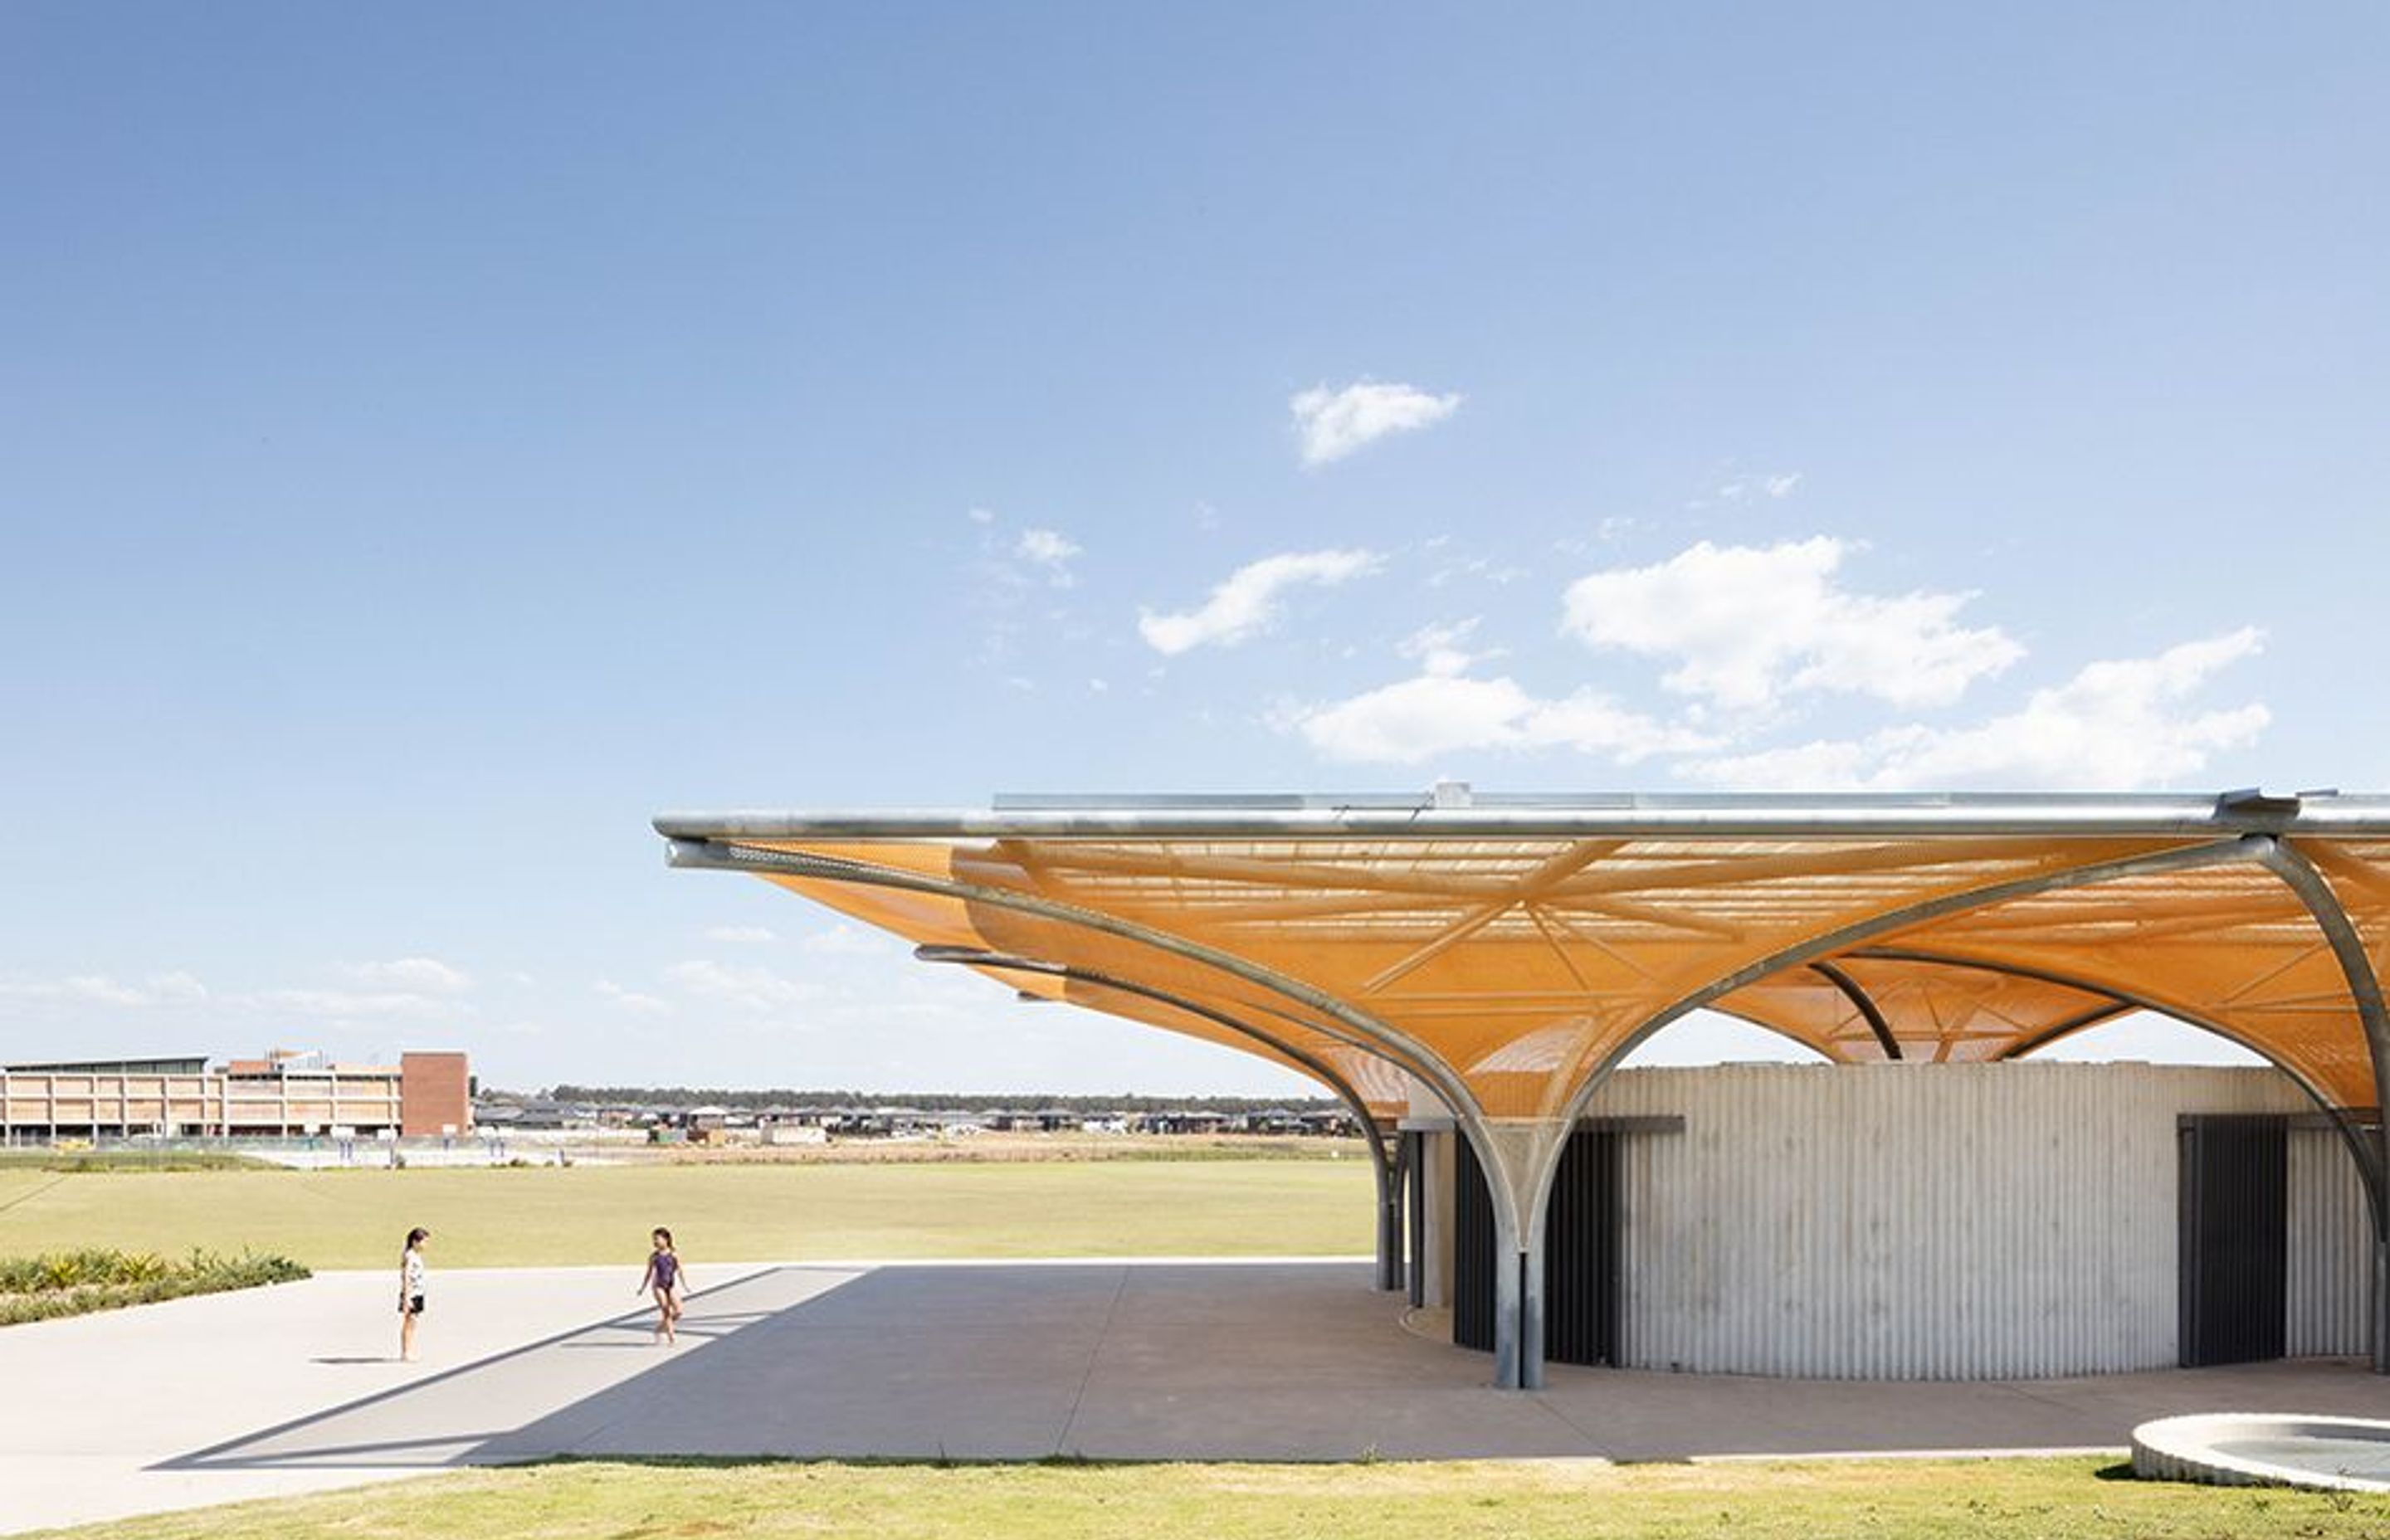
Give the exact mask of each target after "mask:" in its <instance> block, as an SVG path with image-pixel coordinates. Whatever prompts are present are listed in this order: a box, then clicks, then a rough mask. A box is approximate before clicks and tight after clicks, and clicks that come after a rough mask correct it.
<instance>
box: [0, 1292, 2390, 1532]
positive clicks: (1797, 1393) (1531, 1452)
mask: <svg viewBox="0 0 2390 1540" xmlns="http://www.w3.org/2000/svg"><path fill="white" fill-rule="evenodd" d="M636 1277H637V1274H636V1269H633V1268H606V1269H593V1268H542V1269H520V1270H518V1269H508V1270H485V1271H474V1272H466V1271H457V1272H448V1273H441V1274H438V1275H436V1277H435V1279H434V1282H435V1289H436V1292H434V1294H433V1295H432V1298H431V1308H430V1314H429V1315H428V1316H427V1319H426V1320H425V1323H424V1326H423V1328H422V1331H423V1338H422V1346H423V1358H422V1361H421V1362H419V1363H416V1364H399V1363H396V1362H393V1361H392V1358H393V1355H394V1353H395V1347H396V1343H395V1337H396V1330H395V1323H396V1315H395V1289H394V1287H393V1280H392V1277H390V1276H389V1275H386V1274H383V1273H371V1274H364V1273H336V1274H326V1275H323V1276H320V1277H316V1278H315V1279H312V1280H310V1281H308V1282H305V1283H299V1284H288V1285H283V1286H281V1287H278V1288H275V1289H270V1290H250V1291H247V1292H243V1293H238V1294H227V1295H217V1296H212V1297H210V1298H204V1299H195V1300H182V1301H176V1302H173V1303H168V1304H161V1305H151V1306H147V1307H144V1308H141V1309H137V1310H129V1311H122V1312H117V1313H114V1314H109V1315H92V1316H84V1317H81V1318H79V1319H74V1320H67V1321H54V1322H45V1323H41V1324H38V1325H33V1326H24V1327H11V1328H6V1330H0V1386H6V1387H7V1388H8V1392H9V1393H8V1394H6V1395H5V1396H0V1494H5V1503H0V1533H13V1532H16V1531H20V1530H25V1529H33V1528H41V1527H45V1526H48V1525H54V1524H66V1523H75V1522H82V1521H93V1520H99V1519H107V1518H112V1517H120V1516H123V1515H127V1514H133V1513H140V1512H150V1511H158V1510H162V1509H167V1508H183V1507H189V1506H194V1505H198V1504H203V1503H213V1502H225V1501H231V1500H234V1499H237V1498H242V1497H251V1496H261V1495H277V1494H284V1493H291V1492H301V1491H309V1490H315V1489H317V1488H321V1487H326V1486H334V1485H345V1484H351V1483H354V1482H364V1481H373V1480H379V1479H383V1478H387V1477H392V1476H398V1475H405V1474H411V1473H418V1472H421V1471H424V1470H427V1469H443V1468H449V1467H454V1466H459V1465H472V1464H491V1463H502V1462H506V1461H512V1460H521V1459H529V1458H535V1457H542V1456H550V1455H560V1454H574V1455H591V1456H603V1455H664V1454H703V1455H790V1456H829V1457H837V1456H859V1455H877V1456H893V1457H931V1458H933V1457H939V1456H947V1457H955V1458H974V1459H978V1458H996V1459H1024V1458H1036V1457H1043V1456H1052V1455H1065V1456H1085V1457H1089V1458H1098V1459H1103V1458H1120V1459H1255V1460H1308V1459H1346V1458H1352V1457H1358V1456H1362V1455H1366V1454H1371V1453H1374V1454H1376V1455H1378V1456H1380V1457H1387V1458H1410V1457H1445V1458H1455V1457H1543V1456H1565V1457H1601V1458H1610V1459H1674V1458H1700V1457H1735V1456H1767V1455H1816V1454H1857V1453H1934V1452H1976V1451H1986V1450H2047V1449H2073V1448H2091V1449H2122V1448H2123V1447H2125V1445H2126V1444H2127V1441H2128V1438H2129V1435H2130V1432H2131V1430H2132V1428H2133V1426H2134V1424H2136V1423H2138V1422H2140V1421H2142V1420H2144V1419H2146V1418H2153V1417H2161V1416H2167V1415H2172V1414H2176V1413H2182V1412H2192V1411H2220V1410H2234V1411H2311V1412H2329V1413H2345V1414H2354V1415H2360V1416H2366V1415H2371V1416H2380V1415H2383V1413H2384V1408H2385V1407H2390V1381H2385V1380H2383V1379H2381V1378H2379V1377H2377V1376H2374V1375H2372V1374H2371V1373H2369V1372H2367V1371H2366V1370H2365V1369H2364V1368H2363V1367H2361V1366H2358V1365H2356V1364H2353V1363H2348V1362H2342V1361H2307V1362H2303V1363H2292V1364H2268V1365H2255V1366H2245V1367H2234V1368H2225V1369H2203V1370H2174V1371H2165V1372H2159V1373H2150V1374H2133V1375H2114V1376H2104V1377H2101V1378H2096V1379H2083V1380H2044V1381H2007V1382H1993V1383H1977V1384H1886V1383H1874V1382H1855V1381H1818V1380H1750V1379H1738V1378H1731V1377H1723V1376H1700V1375H1667V1374H1648V1373H1640V1372H1625V1371H1617V1370H1607V1369H1589V1368H1575V1367H1568V1366H1554V1367H1553V1368H1552V1370H1551V1376H1550V1385H1549V1387H1548V1389H1546V1390H1544V1391H1542V1392H1533V1393H1527V1394H1521V1393H1517V1392H1497V1391H1495V1390H1492V1389H1490V1388H1488V1386H1487V1385H1486V1384H1485V1380H1487V1378H1488V1375H1489V1373H1490V1363H1489V1360H1488V1359H1487V1358H1486V1356H1485V1355H1484V1354H1474V1353H1469V1352H1465V1351H1462V1350H1459V1349H1456V1348H1453V1347H1450V1346H1448V1345H1446V1344H1444V1343H1441V1342H1436V1341H1429V1340H1427V1339H1426V1338H1423V1337H1420V1336H1417V1335H1414V1334H1413V1333H1411V1332H1409V1331H1407V1330H1405V1329H1404V1328H1403V1327H1402V1324H1401V1315H1402V1305H1401V1303H1400V1300H1399V1298H1398V1297H1397V1296H1393V1295H1387V1294H1381V1293H1376V1292H1373V1291H1371V1290H1369V1288H1368V1277H1369V1268H1368V1265H1367V1264H1362V1263H1356V1262H1346V1261H1335V1262H1269V1263H1218V1262H1169V1261H1152V1262H1101V1263H1096V1262H1085V1261H1073V1262H1067V1263H1019V1262H1011V1263H983V1264H920V1263H906V1264H803V1265H785V1266H763V1265H753V1266H739V1267H728V1266H725V1267H713V1268H706V1269H703V1270H702V1271H701V1273H700V1276H699V1277H698V1281H699V1283H700V1285H703V1286H704V1287H702V1288H701V1290H700V1292H699V1293H698V1294H697V1295H695V1296H694V1297H693V1298H692V1299H691V1301H690V1302H689V1309H688V1315H687V1319H686V1320H685V1321H684V1322H683V1324H682V1333H681V1335H682V1341H681V1344H680V1346H678V1347H677V1348H660V1347H656V1346H653V1345H651V1344H650V1341H649V1329H648V1324H649V1320H650V1319H651V1315H650V1314H649V1313H643V1312H641V1311H639V1310H638V1309H637V1308H636V1303H637V1302H636V1300H635V1298H634V1297H633V1295H632V1293H631V1284H632V1283H633V1282H635V1281H636Z"/></svg>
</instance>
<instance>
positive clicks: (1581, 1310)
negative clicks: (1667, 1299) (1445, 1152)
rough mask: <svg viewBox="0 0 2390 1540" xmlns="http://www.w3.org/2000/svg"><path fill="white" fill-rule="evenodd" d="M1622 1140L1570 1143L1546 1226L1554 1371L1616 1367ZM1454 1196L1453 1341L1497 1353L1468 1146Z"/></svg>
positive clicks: (1479, 1189) (1547, 1348) (1484, 1212)
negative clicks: (1558, 1367)
mask: <svg viewBox="0 0 2390 1540" xmlns="http://www.w3.org/2000/svg"><path fill="white" fill-rule="evenodd" d="M1618 1141H1619V1136H1618V1135H1616V1134H1613V1133H1602V1132H1600V1131H1597V1130H1593V1129H1580V1130H1578V1131H1577V1132H1576V1133H1575V1134H1574V1135H1572V1136H1570V1137H1569V1142H1568V1149H1566V1150H1565V1151H1564V1152H1562V1154H1561V1169H1560V1172H1559V1174H1558V1175H1557V1176H1556V1177H1555V1178H1554V1180H1553V1183H1552V1200H1551V1208H1550V1210H1549V1212H1548V1214H1547V1216H1546V1219H1545V1224H1544V1356H1545V1357H1546V1358H1548V1359H1549V1360H1551V1361H1552V1362H1553V1363H1556V1364H1613V1363H1616V1362H1617V1361H1618V1355H1619V1352H1620V1343H1619V1341H1618V1320H1619V1302H1620V1300H1621V1298H1622V1296H1623V1292H1624V1284H1623V1277H1622V1274H1621V1271H1620V1250H1621V1247H1620V1242H1621V1237H1622V1235H1623V1233H1624V1228H1625V1226H1624V1225H1623V1223H1622V1219H1623V1214H1624V1210H1623V1208H1622V1206H1621V1204H1620V1201H1619V1153H1618V1149H1619V1145H1618ZM1457 1143H1458V1149H1459V1155H1460V1158H1459V1161H1458V1172H1457V1181H1456V1190H1455V1192H1454V1194H1453V1214H1454V1229H1455V1231H1456V1232H1457V1233H1456V1234H1455V1235H1454V1237H1453V1239H1454V1246H1453V1266H1452V1273H1453V1277H1452V1340H1453V1341H1454V1342H1456V1343H1457V1344H1458V1345H1459V1346H1461V1347H1471V1348H1476V1349H1479V1350H1480V1351H1484V1352H1490V1351H1492V1349H1493V1346H1494V1208H1493V1204H1492V1201H1491V1200H1489V1199H1488V1198H1487V1196H1486V1191H1485V1174H1484V1169H1483V1168H1482V1167H1480V1166H1479V1165H1478V1163H1477V1152H1476V1151H1475V1150H1473V1149H1471V1148H1470V1147H1469V1142H1468V1141H1467V1140H1466V1139H1462V1140H1458V1141H1457Z"/></svg>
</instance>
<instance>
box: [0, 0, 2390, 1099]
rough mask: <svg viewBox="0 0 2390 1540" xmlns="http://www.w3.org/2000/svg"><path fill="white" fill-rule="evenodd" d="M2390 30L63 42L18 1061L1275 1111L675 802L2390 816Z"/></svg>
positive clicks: (2, 662)
mask: <svg viewBox="0 0 2390 1540" xmlns="http://www.w3.org/2000/svg"><path fill="white" fill-rule="evenodd" d="M2385 45H2390V12H2385V11H2384V9H2382V8H2381V7H2379V6H2364V5H2348V6H2325V5H2314V6H2296V7H2288V8H2281V7H2278V8H2275V9H2272V10H2269V11H2267V12H2264V13H2262V14H2261V13H2258V12H2254V11H2250V10H2248V9H2247V8H2245V7H2224V6H2110V7H2101V8H2099V9H2097V10H2096V11H2094V12H2090V13H2086V12H2085V11H2084V10H2083V8H2082V7H2077V6H2046V7H2031V6H2015V7H2000V8H1998V9H1997V10H1985V9H1981V8H1979V9H1977V10H1972V11H1961V10H1959V9H1958V8H1955V7H1944V8H1933V9H1932V10H1931V11H1929V9H1928V8H1925V7H1913V6H1819V7H1814V8H1807V9H1796V8H1795V7H1775V6H1744V7H1724V6H1675V7H1665V8H1660V7H1653V8H1651V12H1650V13H1649V14H1642V15H1636V14H1632V13H1628V12H1625V11H1603V10H1599V9H1597V8H1596V7H1592V6H1505V7H1499V8H1496V9H1492V10H1484V9H1470V8H1464V7H1446V6H1384V5H1371V6H1236V5H1226V6H1224V5H1212V6H1189V7H1181V8H1178V9H1176V10H1173V11H1165V10H1163V8H1161V7H1151V6H1147V7H1130V8H1123V7H1119V6H1094V5H1088V6H996V5H985V6H979V5H974V6H925V5H924V6H907V5H893V6H849V7H829V6H819V7H811V8H801V7H793V6H752V7H742V6H713V7H708V8H706V9H704V10H702V11H697V12H690V11H667V10H663V9H658V8H654V7H629V6H571V7H563V6H556V7H533V6H516V7H505V8H502V9H500V10H497V11H492V10H490V9H488V8H486V7H468V6H444V7H443V6H413V7H407V8H405V9H400V10H389V11H381V12H359V11H354V10H347V9H336V8H331V7H322V6H297V5H293V6H263V5H228V6H209V7H188V6H185V7H169V6H140V7H136V6H81V5H52V4H18V5H13V6H8V7H6V8H5V9H0V71H5V74H0V83H5V89H0V198H5V204H4V205H0V206H5V207H6V208H7V209H8V210H9V212H10V217H9V218H8V219H7V220H6V223H5V225H0V294H5V296H6V300H5V307H6V308H5V315H6V328H5V338H6V340H5V345H0V792H5V794H6V798H7V802H8V805H9V807H10V809H11V812H12V815H13V816H12V828H11V830H10V833H9V836H8V838H7V841H6V845H5V847H0V848H5V850H6V857H5V873H6V880H5V882H0V1055H8V1056H14V1057H20V1058H22V1057H36V1056H47V1055H62V1054H67V1053H94V1054H96V1053H112V1052H135V1051H151V1050H164V1049H171V1048H189V1049H199V1050H209V1051H215V1052H231V1051H252V1050H254V1049H256V1048H259V1047H263V1046H266V1045H268V1044H269V1043H280V1044H296V1045H307V1046H313V1045H322V1046H327V1047H329V1048H331V1049H333V1050H334V1051H336V1052H338V1053H341V1054H343V1055H347V1056H374V1055H379V1054H382V1053H387V1052H394V1051H396V1050H397V1049H399V1048H401V1047H404V1046H452V1045H453V1046H464V1047H467V1048H469V1049H470V1050H471V1051H472V1052H473V1053H474V1054H475V1056H476V1058H477V1060H478V1062H479V1064H480V1067H481V1068H482V1072H483V1073H484V1075H485V1078H487V1079H490V1080H493V1081H495V1082H497V1083H500V1084H542V1083H546V1082H549V1081H554V1080H562V1079H574V1080H584V1081H586V1080H612V1081H645V1082H655V1081H679V1082H714V1083H763V1084H815V1085H832V1084H841V1085H851V1086H855V1087H859V1088H890V1089H893V1088H899V1087H906V1086H911V1087H921V1086H929V1085H939V1084H944V1085H957V1086H966V1087H970V1088H988V1089H1010V1088H1016V1087H1017V1088H1022V1089H1027V1088H1044V1089H1054V1090H1083V1089H1084V1090H1091V1091H1102V1090H1112V1089H1127V1088H1136V1089H1158V1090H1168V1089H1180V1090H1188V1091H1200V1090H1207V1089H1249V1088H1260V1087H1266V1086H1273V1085H1277V1084H1283V1082H1280V1081H1279V1080H1278V1079H1277V1078H1276V1075H1275V1072H1269V1071H1266V1070H1265V1069H1261V1068H1259V1067H1255V1066H1251V1065H1248V1064H1246V1063H1245V1062H1243V1061H1242V1060H1240V1059H1237V1058H1235V1057H1232V1056H1227V1055H1224V1054H1222V1053H1219V1052H1218V1051H1216V1050H1209V1049H1201V1048H1198V1047H1194V1046H1186V1045H1180V1044H1176V1043H1173V1042H1170V1041H1168V1040H1166V1039H1163V1038H1161V1037H1160V1036H1159V1035H1158V1034H1150V1033H1142V1032H1139V1031H1137V1030H1134V1029H1130V1028H1126V1027H1122V1026H1117V1025H1113V1024H1111V1023H1107V1022H1103V1021H1100V1020H1084V1021H1083V1020H1075V1019H1073V1018H1071V1017H1070V1016H1069V1015H1068V1013H1064V1012H1037V1013H1034V1014H1035V1020H1034V1021H1030V1020H1026V1019H1025V1018H1026V1016H1027V1014H1028V1013H1024V1012H1022V1011H1019V1010H1017V1009H1014V1008H1012V1007H1010V1006H1009V1003H1008V1002H1007V1001H1006V1000H1005V999H1003V998H1002V997H1001V995H1000V994H998V993H997V992H994V991H988V990H984V989H983V987H981V986H978V985H976V984H975V983H974V982H973V981H971V980H969V979H967V978H957V977H947V976H945V975H943V974H939V973H937V972H936V971H935V970H931V969H917V968H914V967H912V966H910V965H909V964H906V963H905V962H904V960H903V949H902V948H901V947H899V946H896V945H894V944H893V943H884V942H880V941H879V940H876V939H874V938H871V937H867V936H863V935H860V934H858V933H855V932H853V931H851V930H842V929H840V928H839V927H837V926H835V925H833V924H831V923H830V922H829V921H828V920H827V919H826V918H822V917H820V916H817V915H816V914H814V913H811V912H809V911H807V910H805V909H803V907H802V906H800V905H796V904H794V903H792V902H790V901H788V900H786V899H785V898H781V897H779V896H778V895H775V894H773V893H772V892H769V891H767V890H766V889H765V888H763V887H762V886H761V885H760V884H752V883H744V882H738V881H733V880H730V879H723V878H717V877H707V876H703V875H699V874H686V873H684V874H672V873H668V872H666V871H665V870H663V868H662V862H661V854H660V850H659V847H658V845H657V842H656V841H654V839H653V837H652V836H651V835H650V834H649V832H648V830H647V828H646V820H647V818H648V816H649V815H651V814H652V813H654V812H656V811H659V810H661V809H663V808H666V807H706V806H727V805H739V806H752V805H763V806H789V805H828V804H849V803H906V804H976V803H980V802H983V801H984V800H985V798H986V797H987V796H988V795H989V794H991V793H992V792H996V791H1002V790H1033V789H1036V790H1090V791H1104V790H1136V789H1203V790H1211V789H1256V790H1258V789H1414V788H1419V787H1422V786H1424V785H1426V784H1427V783H1429V782H1430V781H1432V780H1433V779H1436V778H1438V777H1446V776H1449V777H1457V778H1461V779H1467V780H1471V781H1473V782H1475V783H1477V784H1479V785H1481V786H1484V787H1488V788H1499V789H1525V790H1532V789H1613V788H1615V789H1652V790H1664V789H1703V788H1712V787H1720V786H1753V787H1763V788H1773V789H1800V788H1815V787H1850V786H1876V787H1886V788H1893V787H1925V788H1941V787H1997V788H2018V789H2023V788H2041V787H2068V788H2087V789H2088V788H2111V787H2116V788H2136V789H2139V788H2164V787H2175V788H2186V787H2187V788H2201V789H2209V788H2220V787H2225V786H2237V785H2247V784H2264V785H2266V786H2268V787H2273V788H2278V789H2294V788H2301V787H2309V786H2317V785H2336V786H2340V787H2343V788H2345V789H2385V788H2390V774H2385V771H2390V712H2384V711H2383V710H2382V709H2381V707H2380V705H2379V703H2378V701H2376V700H2375V699H2373V695H2372V690H2371V683H2370V681H2371V678H2372V675H2373V674H2374V673H2375V672H2376V671H2377V664H2378V661H2379V658H2380V653H2381V643H2380V641H2379V639H2378V632H2379V628H2378V623H2377V613H2378V611H2377V590H2378V588H2379V585H2380V581H2381V580H2380V573H2381V571H2383V570H2384V558H2385V556H2390V534H2386V533H2384V531H2385V528H2390V519H2385V517H2384V515H2385V512H2386V511H2390V510H2386V509H2385V507H2384V504H2385V501H2390V490H2386V489H2390V299H2385V295H2384V284H2383V281H2382V274H2383V271H2384V259H2383V253H2384V251H2385V250H2390V199H2384V196H2383V192H2382V189H2383V187H2384V185H2385V184H2386V183H2390V96H2385V94H2384V93H2383V92H2382V91H2381V90H2380V88H2379V83H2380V61H2381V59H2382V58H2383V57H2384V48H2385ZM898 1020H901V1021H902V1022H903V1023H904V1024H905V1026H906V1032H905V1033H893V1032H884V1031H880V1030H877V1029H878V1028H880V1026H882V1025H883V1024H885V1023H889V1022H892V1021H898ZM1696 1037H1697V1038H1699V1044H1698V1046H1700V1047H1701V1048H1702V1049H1703V1051H1735V1052H1741V1051H1744V1046H1743V1045H1741V1044H1740V1043H1739V1042H1736V1041H1730V1040H1729V1039H1728V1037H1727V1036H1725V1035H1724V1034H1719V1033H1713V1034H1712V1035H1710V1036H1708V1037H1700V1036H1699V1033H1696Z"/></svg>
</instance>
